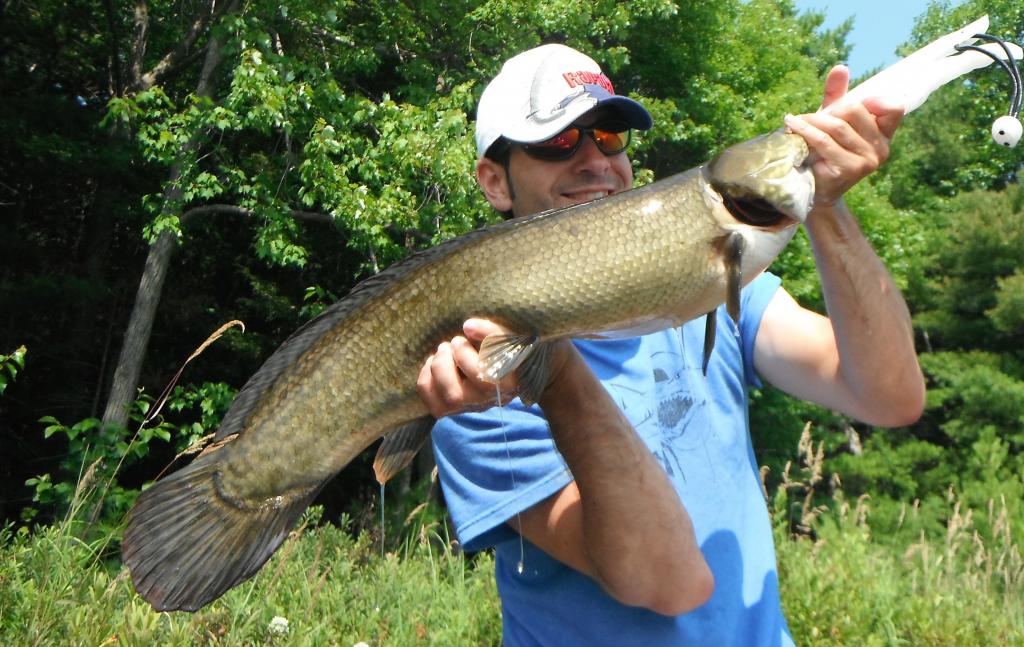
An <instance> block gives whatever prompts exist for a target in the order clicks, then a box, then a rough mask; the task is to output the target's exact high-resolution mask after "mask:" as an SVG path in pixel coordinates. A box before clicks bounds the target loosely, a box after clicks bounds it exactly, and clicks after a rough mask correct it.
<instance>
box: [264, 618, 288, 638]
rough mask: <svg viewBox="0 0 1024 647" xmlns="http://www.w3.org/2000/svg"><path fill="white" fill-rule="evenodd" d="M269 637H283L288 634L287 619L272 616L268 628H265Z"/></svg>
mask: <svg viewBox="0 0 1024 647" xmlns="http://www.w3.org/2000/svg"><path fill="white" fill-rule="evenodd" d="M267 630H268V631H269V632H270V635H271V636H285V635H287V634H288V618H282V617H281V616H274V619H273V620H271V621H270V626H268V627H267Z"/></svg>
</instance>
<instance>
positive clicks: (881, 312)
mask: <svg viewBox="0 0 1024 647" xmlns="http://www.w3.org/2000/svg"><path fill="white" fill-rule="evenodd" d="M806 226H807V232H808V236H809V237H810V239H811V244H812V247H813V249H814V255H815V262H816V264H817V267H818V272H819V274H820V276H821V284H822V293H823V295H824V297H825V305H826V308H827V309H828V315H829V318H830V319H831V321H832V326H833V329H834V331H835V337H836V346H837V348H838V351H839V369H840V372H841V374H842V378H843V380H844V381H845V383H846V385H847V387H848V388H849V389H850V390H851V391H852V392H853V394H854V397H855V398H856V399H857V400H858V401H859V402H862V403H870V406H871V407H872V409H873V412H874V413H876V414H879V415H881V418H883V420H881V421H879V422H878V424H889V425H898V424H908V423H909V422H910V421H912V419H916V417H917V416H918V415H920V409H921V407H922V406H923V402H924V381H923V379H922V377H921V371H920V367H919V366H918V362H917V355H916V353H915V350H914V336H913V328H912V326H911V320H910V313H909V311H908V310H907V305H906V302H905V301H904V300H903V296H902V294H900V291H899V289H898V288H897V287H896V284H895V283H894V281H893V279H892V276H891V275H890V274H889V271H888V269H886V267H885V265H884V264H883V263H882V261H881V259H880V258H878V255H877V254H876V253H875V251H874V249H872V247H871V245H870V243H869V242H868V241H867V239H866V238H865V237H864V234H863V233H862V232H861V230H860V227H859V225H858V224H857V221H856V219H855V218H854V216H853V215H852V214H851V213H850V210H849V209H848V208H847V207H846V205H845V204H844V203H843V202H842V201H839V202H838V203H836V205H834V206H831V207H826V208H823V209H820V210H819V211H817V212H815V213H812V214H811V217H809V218H808V222H807V224H806Z"/></svg>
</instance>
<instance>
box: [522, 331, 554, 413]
mask: <svg viewBox="0 0 1024 647" xmlns="http://www.w3.org/2000/svg"><path fill="white" fill-rule="evenodd" d="M552 348H553V346H552V343H551V342H544V343H541V344H536V345H535V346H534V349H533V352H532V353H530V356H529V357H527V358H525V359H524V361H523V362H522V365H521V366H520V367H519V373H518V374H517V376H516V377H517V379H518V380H519V399H520V400H522V401H523V403H524V404H527V405H530V404H533V403H534V402H537V401H538V400H540V396H541V395H543V393H544V389H546V388H547V387H548V377H549V374H550V371H549V368H550V366H551V356H552V353H551V350H552Z"/></svg>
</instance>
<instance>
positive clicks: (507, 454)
mask: <svg viewBox="0 0 1024 647" xmlns="http://www.w3.org/2000/svg"><path fill="white" fill-rule="evenodd" d="M494 389H495V391H496V392H497V394H498V423H499V424H500V425H501V436H502V438H504V439H505V459H506V460H507V461H508V473H509V476H511V477H512V491H513V492H515V491H517V490H518V489H519V487H518V486H517V485H516V471H515V470H514V469H512V452H511V451H509V448H508V434H507V433H506V432H505V414H504V407H503V406H502V404H501V385H500V384H495V385H494ZM516 528H518V529H519V533H518V534H519V563H518V564H516V572H517V573H519V574H520V575H522V574H523V562H524V561H525V560H526V548H525V547H524V545H523V520H522V517H521V516H520V514H519V510H516Z"/></svg>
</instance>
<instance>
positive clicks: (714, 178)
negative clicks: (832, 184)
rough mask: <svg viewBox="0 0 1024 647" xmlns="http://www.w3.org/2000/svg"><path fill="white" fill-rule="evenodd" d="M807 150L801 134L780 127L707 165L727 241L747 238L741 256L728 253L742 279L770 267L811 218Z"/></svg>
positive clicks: (708, 193)
mask: <svg viewBox="0 0 1024 647" xmlns="http://www.w3.org/2000/svg"><path fill="white" fill-rule="evenodd" d="M808 155H809V149H808V148H807V143H806V142H805V141H804V139H803V138H802V137H800V136H799V135H794V134H792V133H786V132H785V131H783V130H777V131H774V132H771V133H768V134H767V135H762V136H760V137H755V138H754V139H750V140H747V141H745V142H741V143H739V144H735V145H733V146H730V147H729V148H727V149H725V150H724V151H722V152H721V153H719V154H718V155H716V156H715V157H714V158H713V159H712V160H711V161H710V162H708V164H707V165H706V166H705V167H704V168H703V172H704V180H705V182H706V184H705V191H706V199H707V200H708V201H709V203H711V204H712V205H713V209H712V213H713V214H714V216H713V217H714V218H715V219H716V220H717V222H718V225H719V226H720V227H721V228H722V229H723V230H724V231H725V232H726V234H725V235H724V236H723V237H722V239H721V240H722V241H723V244H724V243H725V241H730V240H731V241H733V242H732V243H730V246H733V247H734V246H735V236H733V234H736V233H738V234H740V235H741V236H742V237H743V239H744V242H743V245H741V246H740V247H739V248H738V249H742V250H743V252H742V255H741V256H742V258H740V257H738V256H739V255H737V257H735V258H731V259H730V257H729V254H723V258H724V260H725V264H726V266H727V267H730V266H733V265H736V266H739V267H740V269H741V271H742V274H743V275H744V277H745V279H744V280H743V283H746V282H747V281H749V280H751V279H752V278H753V277H754V276H755V275H756V274H757V273H759V272H761V271H763V270H764V269H766V268H767V267H768V266H769V265H770V264H771V263H772V262H773V261H774V260H775V257H776V256H778V255H779V253H780V252H781V251H782V250H783V248H785V246H786V245H787V244H788V243H789V241H790V239H791V238H792V237H793V234H794V233H796V228H797V224H798V223H801V222H804V221H805V220H806V219H807V214H808V213H809V212H810V210H811V205H812V202H813V199H814V176H813V175H812V173H811V170H810V168H809V167H808V166H806V165H805V162H806V160H807V157H808Z"/></svg>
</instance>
